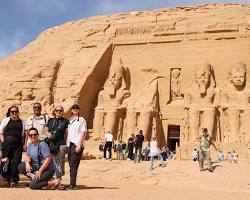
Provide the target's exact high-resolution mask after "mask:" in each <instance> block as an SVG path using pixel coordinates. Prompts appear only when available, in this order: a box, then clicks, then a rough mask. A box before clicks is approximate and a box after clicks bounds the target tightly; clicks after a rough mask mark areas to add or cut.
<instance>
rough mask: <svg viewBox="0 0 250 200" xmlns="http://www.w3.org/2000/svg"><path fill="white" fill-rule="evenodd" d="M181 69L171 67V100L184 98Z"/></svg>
mask: <svg viewBox="0 0 250 200" xmlns="http://www.w3.org/2000/svg"><path fill="white" fill-rule="evenodd" d="M180 74H181V69H180V68H172V69H171V75H170V77H171V85H170V87H171V98H170V99H171V101H176V100H180V99H182V94H181V79H180Z"/></svg>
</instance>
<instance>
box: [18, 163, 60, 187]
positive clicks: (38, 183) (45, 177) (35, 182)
mask: <svg viewBox="0 0 250 200" xmlns="http://www.w3.org/2000/svg"><path fill="white" fill-rule="evenodd" d="M18 170H19V172H20V174H24V175H26V174H27V173H26V167H25V163H24V162H22V163H20V164H19V166H18ZM31 173H34V171H32V172H31ZM54 173H55V170H47V171H46V170H45V171H44V172H43V173H42V174H41V177H40V178H39V179H32V180H31V181H30V189H32V190H39V189H42V188H44V187H47V186H48V181H50V180H51V179H52V178H53V175H54Z"/></svg>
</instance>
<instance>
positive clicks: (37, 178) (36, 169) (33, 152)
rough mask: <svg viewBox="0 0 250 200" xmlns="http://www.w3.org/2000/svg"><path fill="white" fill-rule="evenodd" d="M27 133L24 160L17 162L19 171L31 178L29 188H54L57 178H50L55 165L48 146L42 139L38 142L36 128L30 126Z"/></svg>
mask: <svg viewBox="0 0 250 200" xmlns="http://www.w3.org/2000/svg"><path fill="white" fill-rule="evenodd" d="M28 135H29V137H30V143H29V144H28V147H27V152H26V155H25V161H24V162H22V163H20V164H19V167H18V168H19V172H20V173H21V174H24V175H26V176H28V177H29V178H30V179H31V182H30V188H31V189H33V190H37V189H43V188H46V187H49V188H55V187H56V186H57V184H58V180H57V179H54V180H52V179H53V175H54V173H55V169H56V167H55V165H54V163H53V160H52V156H51V154H50V150H49V146H48V145H47V144H46V143H45V142H44V141H41V142H40V140H39V133H38V130H37V129H36V128H31V129H30V130H29V131H28Z"/></svg>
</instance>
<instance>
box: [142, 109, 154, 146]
mask: <svg viewBox="0 0 250 200" xmlns="http://www.w3.org/2000/svg"><path fill="white" fill-rule="evenodd" d="M151 126H152V114H151V111H143V112H141V115H140V125H139V129H141V130H142V131H143V134H144V136H145V141H148V142H149V141H151V131H149V129H150V128H151Z"/></svg>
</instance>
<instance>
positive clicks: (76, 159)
mask: <svg viewBox="0 0 250 200" xmlns="http://www.w3.org/2000/svg"><path fill="white" fill-rule="evenodd" d="M82 153H83V149H81V151H80V152H79V153H76V146H75V145H74V144H73V143H70V147H69V152H68V159H69V173H70V185H73V186H76V178H77V171H78V167H79V164H80V162H81V158H82Z"/></svg>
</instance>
